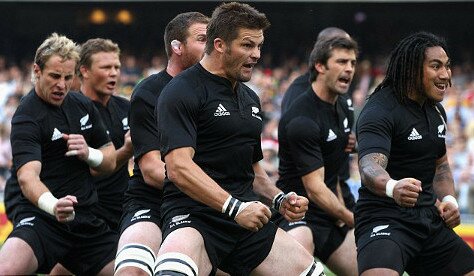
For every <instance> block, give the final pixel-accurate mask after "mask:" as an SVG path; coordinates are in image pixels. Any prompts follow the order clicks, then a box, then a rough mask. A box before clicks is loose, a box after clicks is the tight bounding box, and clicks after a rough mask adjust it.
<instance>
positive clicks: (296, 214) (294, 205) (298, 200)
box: [279, 193, 309, 222]
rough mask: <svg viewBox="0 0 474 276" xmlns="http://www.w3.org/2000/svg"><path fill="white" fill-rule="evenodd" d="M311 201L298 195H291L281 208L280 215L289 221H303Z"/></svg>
mask: <svg viewBox="0 0 474 276" xmlns="http://www.w3.org/2000/svg"><path fill="white" fill-rule="evenodd" d="M308 204H309V200H308V199H307V198H306V197H304V196H299V195H297V194H296V193H289V194H288V197H285V199H284V200H283V202H282V203H281V206H280V210H279V212H280V214H281V215H282V216H283V217H284V218H285V219H286V220H288V221H290V222H292V221H299V220H302V219H303V218H304V216H305V214H306V211H308Z"/></svg>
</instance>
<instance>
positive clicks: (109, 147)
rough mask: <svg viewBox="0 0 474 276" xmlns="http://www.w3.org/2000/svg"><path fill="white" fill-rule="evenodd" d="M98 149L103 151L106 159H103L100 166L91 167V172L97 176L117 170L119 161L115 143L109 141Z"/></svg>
mask: <svg viewBox="0 0 474 276" xmlns="http://www.w3.org/2000/svg"><path fill="white" fill-rule="evenodd" d="M98 150H100V151H101V152H102V155H103V156H104V159H103V160H102V163H101V164H100V165H99V166H97V167H94V168H90V169H91V174H92V175H94V176H97V175H106V174H110V173H113V172H114V171H115V165H116V163H117V161H116V160H117V153H116V152H115V147H114V144H112V142H110V143H107V144H105V145H104V146H102V147H100V148H99V149H98Z"/></svg>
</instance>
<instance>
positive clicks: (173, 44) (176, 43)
mask: <svg viewBox="0 0 474 276" xmlns="http://www.w3.org/2000/svg"><path fill="white" fill-rule="evenodd" d="M171 49H172V50H173V52H174V53H175V54H177V55H178V56H180V55H181V42H180V41H178V40H176V39H173V40H172V41H171Z"/></svg>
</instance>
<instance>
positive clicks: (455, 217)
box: [437, 202, 461, 228]
mask: <svg viewBox="0 0 474 276" xmlns="http://www.w3.org/2000/svg"><path fill="white" fill-rule="evenodd" d="M437 207H438V212H439V215H440V216H441V218H442V219H443V220H444V223H446V225H447V226H448V227H449V228H454V227H456V226H458V225H459V224H461V215H460V214H459V209H458V208H457V207H456V206H455V205H454V204H453V203H451V202H441V203H440V204H439V205H438V206H437Z"/></svg>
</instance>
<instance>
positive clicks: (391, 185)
mask: <svg viewBox="0 0 474 276" xmlns="http://www.w3.org/2000/svg"><path fill="white" fill-rule="evenodd" d="M397 183H398V181H397V180H393V179H390V180H389V181H387V184H385V194H386V195H387V196H388V197H391V198H393V188H395V185H396V184H397Z"/></svg>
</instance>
